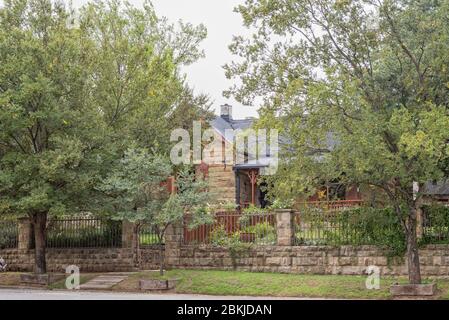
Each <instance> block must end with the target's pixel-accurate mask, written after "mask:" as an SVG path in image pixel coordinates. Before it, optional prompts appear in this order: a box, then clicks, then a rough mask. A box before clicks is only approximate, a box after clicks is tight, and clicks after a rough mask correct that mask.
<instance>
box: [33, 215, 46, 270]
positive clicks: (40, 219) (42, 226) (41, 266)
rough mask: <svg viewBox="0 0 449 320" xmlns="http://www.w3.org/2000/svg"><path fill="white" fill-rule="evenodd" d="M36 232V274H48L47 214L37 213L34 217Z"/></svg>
mask: <svg viewBox="0 0 449 320" xmlns="http://www.w3.org/2000/svg"><path fill="white" fill-rule="evenodd" d="M32 221H33V230H34V243H35V249H34V252H35V253H34V272H35V273H37V274H45V273H47V261H46V259H45V248H46V244H45V242H46V241H45V240H46V227H47V213H35V214H33V216H32Z"/></svg>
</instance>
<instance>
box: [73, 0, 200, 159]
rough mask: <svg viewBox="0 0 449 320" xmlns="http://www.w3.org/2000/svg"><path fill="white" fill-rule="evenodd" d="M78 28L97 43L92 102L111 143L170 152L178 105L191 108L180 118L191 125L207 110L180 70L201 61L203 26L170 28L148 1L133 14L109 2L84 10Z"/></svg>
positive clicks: (122, 5) (130, 8)
mask: <svg viewBox="0 0 449 320" xmlns="http://www.w3.org/2000/svg"><path fill="white" fill-rule="evenodd" d="M80 26H81V28H82V29H83V30H84V32H85V33H86V34H88V35H89V37H90V38H91V40H92V42H94V43H95V52H94V55H93V59H94V61H95V64H94V69H93V80H92V87H93V88H95V90H93V92H92V100H93V103H95V104H96V105H98V107H99V108H100V109H101V110H102V112H103V113H104V117H105V121H106V122H107V123H108V125H109V126H110V127H111V128H112V130H111V132H110V134H111V136H110V139H111V141H113V142H118V143H120V142H121V145H122V146H123V147H124V148H126V147H127V146H128V145H129V143H130V141H131V142H136V143H138V144H139V146H141V147H145V148H156V149H157V150H158V151H159V152H162V150H161V149H163V148H168V147H169V143H167V142H168V141H169V140H170V139H169V137H170V130H171V129H172V128H174V126H175V125H176V123H174V122H172V121H171V120H173V117H174V115H175V114H178V111H179V109H180V108H179V106H180V102H183V101H190V102H191V103H190V104H191V105H192V104H194V105H195V108H190V110H189V112H184V116H185V119H189V120H192V119H196V118H198V116H199V115H200V114H201V112H202V111H203V110H206V109H207V108H208V104H207V99H205V98H199V97H198V99H199V100H197V98H196V97H195V95H194V94H193V92H192V91H191V90H190V89H188V88H187V85H186V84H185V81H184V76H183V75H182V73H181V67H183V66H186V65H189V64H191V63H193V62H195V61H196V60H197V59H199V58H201V57H203V55H204V54H203V52H202V50H201V49H200V47H199V43H200V42H201V41H202V40H203V39H204V38H205V37H206V34H207V32H206V29H205V27H204V26H203V25H199V26H197V27H195V26H192V25H191V24H188V23H182V22H179V24H178V26H175V25H173V24H170V23H169V22H168V21H167V20H166V19H165V18H159V17H157V15H156V13H155V11H154V8H153V6H152V5H151V3H150V2H148V1H145V2H144V4H143V8H142V9H137V8H136V7H134V6H132V5H131V4H129V3H128V2H121V1H119V0H110V1H94V2H92V3H89V4H87V5H86V6H85V7H83V8H82V9H81V18H80ZM189 116H190V117H189ZM191 122H192V121H190V123H191ZM190 126H191V124H190ZM122 151H123V150H122ZM163 151H164V152H168V150H163Z"/></svg>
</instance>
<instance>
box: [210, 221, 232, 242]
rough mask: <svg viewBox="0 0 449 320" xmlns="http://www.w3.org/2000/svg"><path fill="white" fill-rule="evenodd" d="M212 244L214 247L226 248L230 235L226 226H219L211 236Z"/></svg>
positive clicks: (213, 230)
mask: <svg viewBox="0 0 449 320" xmlns="http://www.w3.org/2000/svg"><path fill="white" fill-rule="evenodd" d="M209 237H210V242H211V244H212V245H214V246H218V247H224V246H225V245H226V244H227V243H228V238H229V236H228V233H227V231H226V229H225V226H224V225H222V224H221V225H218V226H216V227H214V228H213V229H212V231H211V232H210V234H209Z"/></svg>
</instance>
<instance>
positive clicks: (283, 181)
mask: <svg viewBox="0 0 449 320" xmlns="http://www.w3.org/2000/svg"><path fill="white" fill-rule="evenodd" d="M236 11H238V12H239V13H240V14H241V15H242V18H243V20H244V23H245V25H246V26H247V27H248V28H254V29H255V30H254V32H253V34H252V35H251V36H250V37H248V38H244V37H242V36H239V37H235V38H234V41H233V43H232V45H231V46H230V50H231V52H232V53H233V54H234V55H235V56H237V59H236V62H233V63H230V64H228V65H227V66H225V69H226V75H227V77H228V78H230V79H236V80H238V83H239V85H236V86H234V87H232V88H230V90H228V91H227V92H226V95H227V96H231V95H232V96H233V97H234V98H236V99H237V100H238V101H239V102H241V103H243V104H246V105H252V104H253V103H254V102H255V101H256V98H257V101H263V103H262V107H261V108H260V110H259V113H260V121H259V122H258V124H257V127H258V128H266V129H270V128H276V129H278V130H279V133H280V135H281V136H284V137H285V140H286V141H288V143H285V144H283V145H281V149H280V154H279V158H280V162H279V166H278V170H277V172H276V174H275V175H273V176H267V177H265V178H264V180H265V182H266V183H267V186H269V190H268V191H269V192H268V196H269V198H270V199H272V198H281V199H296V198H301V197H302V198H304V197H307V196H309V195H312V194H314V193H315V192H316V191H317V190H319V188H320V187H322V186H323V184H326V182H329V181H338V182H340V183H342V184H345V185H362V186H369V187H374V188H376V191H377V192H379V193H381V194H382V196H384V198H385V199H386V201H387V202H388V203H387V205H391V206H393V207H394V208H395V210H396V211H397V213H398V214H399V218H401V219H402V222H403V223H405V224H407V228H404V229H403V232H406V233H407V237H406V238H407V239H408V240H409V246H408V248H409V251H408V253H409V258H410V261H411V262H412V261H413V266H412V265H410V270H412V272H411V274H410V280H411V281H412V282H413V283H419V282H420V275H419V274H418V273H419V272H417V270H418V269H419V267H418V259H412V258H413V252H415V251H416V250H417V247H416V241H415V237H414V236H413V233H414V232H415V225H414V224H415V221H416V212H417V209H418V207H419V203H420V200H421V196H422V194H417V195H414V194H413V192H412V190H413V189H412V185H413V183H414V182H417V183H418V184H419V185H420V186H422V185H423V184H425V183H426V182H428V181H432V180H442V179H444V177H445V175H447V167H445V164H447V163H448V159H449V143H448V141H449V130H448V128H449V113H448V110H449V95H448V94H447V91H448V84H449V72H447V71H448V68H449V66H448V61H449V24H448V23H447V12H448V11H449V2H448V1H434V0H417V1H409V0H397V1H390V0H379V1H366V0H352V1H341V0H315V1H307V0H299V1H288V0H266V1H257V0H254V1H246V2H245V3H244V4H241V5H239V6H238V7H237V8H236ZM415 196H416V197H415ZM399 211H400V212H399ZM415 270H416V271H415Z"/></svg>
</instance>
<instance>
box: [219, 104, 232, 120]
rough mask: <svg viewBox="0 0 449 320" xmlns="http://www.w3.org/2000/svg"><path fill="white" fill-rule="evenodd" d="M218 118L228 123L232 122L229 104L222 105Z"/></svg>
mask: <svg viewBox="0 0 449 320" xmlns="http://www.w3.org/2000/svg"><path fill="white" fill-rule="evenodd" d="M220 116H221V117H222V118H223V119H224V120H226V121H228V122H229V121H230V120H232V106H230V105H229V104H224V105H222V106H221V111H220Z"/></svg>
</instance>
